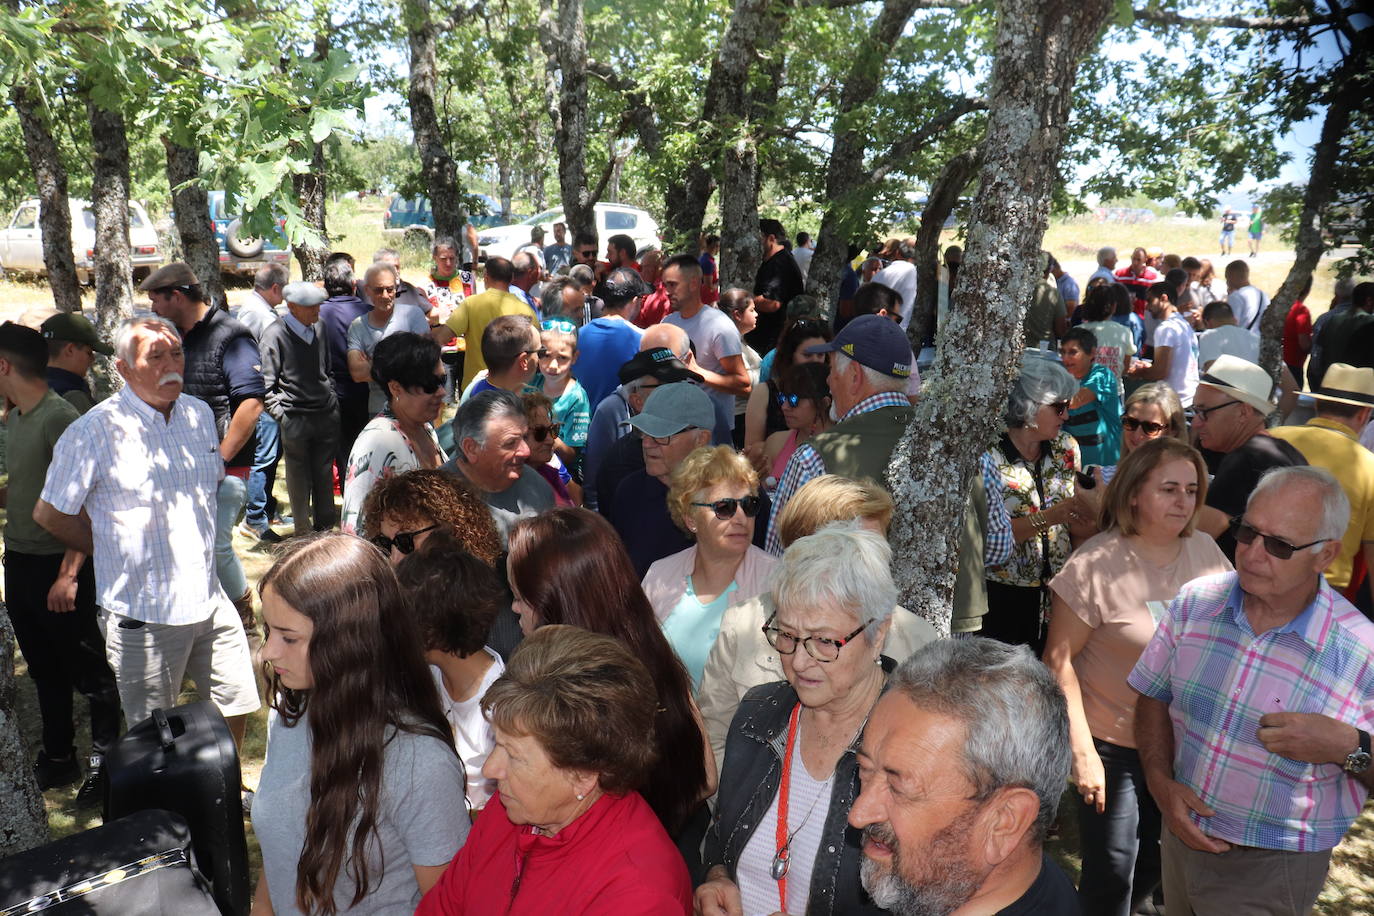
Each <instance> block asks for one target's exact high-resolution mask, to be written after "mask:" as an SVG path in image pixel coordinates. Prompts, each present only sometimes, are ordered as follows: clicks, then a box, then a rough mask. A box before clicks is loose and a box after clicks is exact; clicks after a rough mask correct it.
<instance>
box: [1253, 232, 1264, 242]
mask: <svg viewBox="0 0 1374 916" xmlns="http://www.w3.org/2000/svg"><path fill="white" fill-rule="evenodd" d="M1263 236H1264V233H1263V232H1252V233H1250V238H1252V239H1254V240H1255V241H1257V242H1258V241H1259V240H1260V239H1261V238H1262V237H1263Z"/></svg>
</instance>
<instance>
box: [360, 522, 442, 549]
mask: <svg viewBox="0 0 1374 916" xmlns="http://www.w3.org/2000/svg"><path fill="white" fill-rule="evenodd" d="M438 527H439V523H438V522H435V523H434V524H433V525H430V526H428V527H425V528H416V529H415V530H414V531H398V532H396V536H395V537H387V536H386V535H385V534H377V535H373V537H372V543H374V544H376V545H377V546H378V547H380V548H381V549H382V553H391V548H393V547H395V548H396V549H397V550H399V551H400V552H401V553H405V554H409V553H414V552H415V536H416V535H417V534H427V533H428V532H430V531H433V530H434V529H435V528H438Z"/></svg>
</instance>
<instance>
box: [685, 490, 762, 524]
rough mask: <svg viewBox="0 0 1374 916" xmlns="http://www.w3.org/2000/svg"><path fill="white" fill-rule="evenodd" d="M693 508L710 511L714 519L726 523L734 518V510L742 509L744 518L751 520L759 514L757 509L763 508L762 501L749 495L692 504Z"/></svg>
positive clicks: (751, 494)
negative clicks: (714, 515)
mask: <svg viewBox="0 0 1374 916" xmlns="http://www.w3.org/2000/svg"><path fill="white" fill-rule="evenodd" d="M692 505H694V506H701V507H702V508H703V509H710V510H711V511H712V512H714V513H715V514H716V518H718V519H720V520H721V521H722V522H728V521H730V519H732V518H734V517H735V510H736V509H742V510H743V511H744V517H745V518H753V517H754V516H756V515H758V514H759V509H761V508H762V507H763V500H761V499H759V498H758V496H756V495H754V494H753V493H750V494H749V495H748V496H741V497H740V498H739V499H735V498H734V497H730V498H729V499H718V500H716V501H715V502H713V503H692Z"/></svg>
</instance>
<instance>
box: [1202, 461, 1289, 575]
mask: <svg viewBox="0 0 1374 916" xmlns="http://www.w3.org/2000/svg"><path fill="white" fill-rule="evenodd" d="M1302 464H1307V459H1306V458H1304V457H1303V456H1302V452H1300V451H1298V450H1297V449H1296V448H1294V447H1293V446H1292V445H1289V444H1288V443H1287V442H1285V441H1283V440H1282V439H1276V438H1274V437H1273V436H1266V435H1263V434H1261V435H1258V436H1251V437H1250V439H1249V441H1247V442H1246V443H1245V444H1244V445H1242V446H1241V447H1240V448H1238V449H1236V450H1235V451H1232V452H1228V453H1226V454H1225V455H1224V456H1222V459H1221V462H1220V463H1219V464H1218V465H1217V472H1216V475H1215V476H1214V477H1213V478H1212V483H1211V485H1210V486H1209V487H1208V488H1207V505H1209V506H1211V507H1212V508H1213V509H1217V510H1218V511H1221V512H1224V513H1225V514H1226V515H1227V517H1235V516H1237V515H1240V514H1241V513H1243V512H1244V511H1245V503H1246V500H1248V499H1249V498H1250V494H1251V493H1252V492H1254V489H1255V485H1256V484H1258V483H1259V479H1260V478H1261V477H1262V476H1264V472H1265V471H1267V470H1269V469H1270V468H1286V467H1292V466H1293V465H1302ZM1217 546H1218V547H1220V548H1221V552H1222V553H1224V554H1226V559H1228V560H1230V561H1231V562H1232V563H1234V562H1235V561H1236V539H1235V538H1234V537H1232V536H1231V532H1230V530H1229V529H1228V530H1227V531H1225V532H1224V533H1223V534H1222V535H1221V537H1219V538H1217Z"/></svg>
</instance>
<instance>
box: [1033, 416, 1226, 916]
mask: <svg viewBox="0 0 1374 916" xmlns="http://www.w3.org/2000/svg"><path fill="white" fill-rule="evenodd" d="M1206 495H1207V468H1206V465H1204V464H1203V461H1202V456H1201V455H1200V454H1198V452H1197V451H1196V450H1195V449H1193V448H1191V447H1190V446H1189V445H1188V444H1187V443H1186V442H1183V441H1180V440H1179V439H1177V438H1174V437H1171V436H1161V437H1160V438H1156V439H1153V440H1151V441H1148V442H1145V443H1144V444H1142V445H1141V446H1140V447H1139V448H1135V449H1133V450H1132V451H1131V453H1130V454H1129V455H1127V456H1126V457H1125V458H1123V459H1122V461H1121V464H1120V465H1118V467H1117V473H1116V476H1115V477H1114V478H1113V479H1112V482H1111V484H1110V485H1109V486H1108V487H1107V491H1106V495H1105V498H1104V501H1103V506H1102V529H1103V530H1102V533H1101V534H1099V535H1096V536H1095V537H1093V538H1091V539H1090V540H1088V541H1087V542H1086V543H1085V544H1084V545H1083V546H1082V547H1080V548H1079V549H1078V550H1077V551H1075V552H1074V555H1073V556H1071V557H1070V558H1069V560H1068V562H1067V563H1065V564H1064V568H1063V569H1062V570H1060V572H1059V574H1058V575H1056V576H1055V577H1054V580H1053V581H1052V582H1051V583H1050V589H1051V591H1052V592H1053V602H1054V604H1053V612H1052V614H1051V616H1050V629H1049V636H1048V638H1047V641H1046V647H1045V664H1046V665H1047V666H1048V667H1049V669H1050V671H1052V672H1053V673H1054V675H1055V677H1056V678H1057V679H1058V680H1059V683H1060V686H1062V687H1063V688H1064V695H1065V697H1066V698H1067V700H1068V710H1069V735H1070V740H1071V742H1072V744H1073V771H1072V775H1073V780H1074V782H1075V783H1077V787H1078V794H1079V796H1080V799H1081V803H1080V804H1079V806H1078V823H1079V835H1080V837H1081V842H1082V854H1083V880H1082V882H1081V884H1080V886H1079V889H1078V894H1079V899H1080V900H1081V902H1082V904H1083V912H1084V913H1085V914H1089V916H1095V914H1103V916H1128V914H1130V913H1132V912H1134V911H1135V907H1136V906H1137V905H1138V904H1140V903H1141V902H1143V901H1144V900H1147V899H1149V897H1150V895H1151V894H1152V893H1153V891H1154V888H1155V886H1156V885H1157V884H1158V883H1159V878H1160V860H1159V827H1160V814H1159V809H1158V808H1157V807H1156V806H1155V803H1154V802H1153V800H1151V798H1150V793H1149V791H1148V790H1147V788H1146V786H1145V778H1144V774H1143V772H1142V770H1141V767H1140V755H1139V754H1138V752H1137V750H1136V744H1135V735H1134V731H1133V728H1134V719H1135V705H1136V696H1137V694H1136V692H1135V691H1134V690H1132V689H1131V688H1130V687H1129V686H1128V685H1127V684H1126V675H1127V674H1128V673H1130V671H1131V669H1132V668H1133V667H1135V663H1136V662H1137V661H1138V660H1139V658H1140V654H1141V653H1142V652H1143V651H1144V650H1145V646H1146V644H1147V643H1149V641H1150V638H1151V637H1152V636H1153V635H1154V632H1155V627H1156V626H1157V625H1158V622H1159V620H1160V618H1161V617H1162V616H1163V615H1164V613H1165V612H1166V610H1167V609H1168V606H1169V603H1170V602H1171V601H1172V600H1173V599H1174V596H1175V595H1177V594H1178V591H1179V589H1180V588H1181V587H1182V585H1183V584H1184V583H1185V582H1188V581H1189V580H1191V579H1195V578H1197V577H1199V576H1207V575H1212V574H1214V573H1221V572H1229V571H1230V569H1231V564H1230V563H1228V562H1227V561H1226V557H1225V555H1223V554H1222V552H1221V550H1220V548H1218V547H1217V545H1216V542H1215V541H1213V540H1212V538H1211V537H1210V536H1208V535H1207V534H1204V533H1203V532H1201V531H1198V530H1196V528H1195V526H1196V524H1197V518H1198V514H1199V512H1200V511H1201V509H1202V505H1203V500H1204V499H1205V498H1206Z"/></svg>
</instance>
